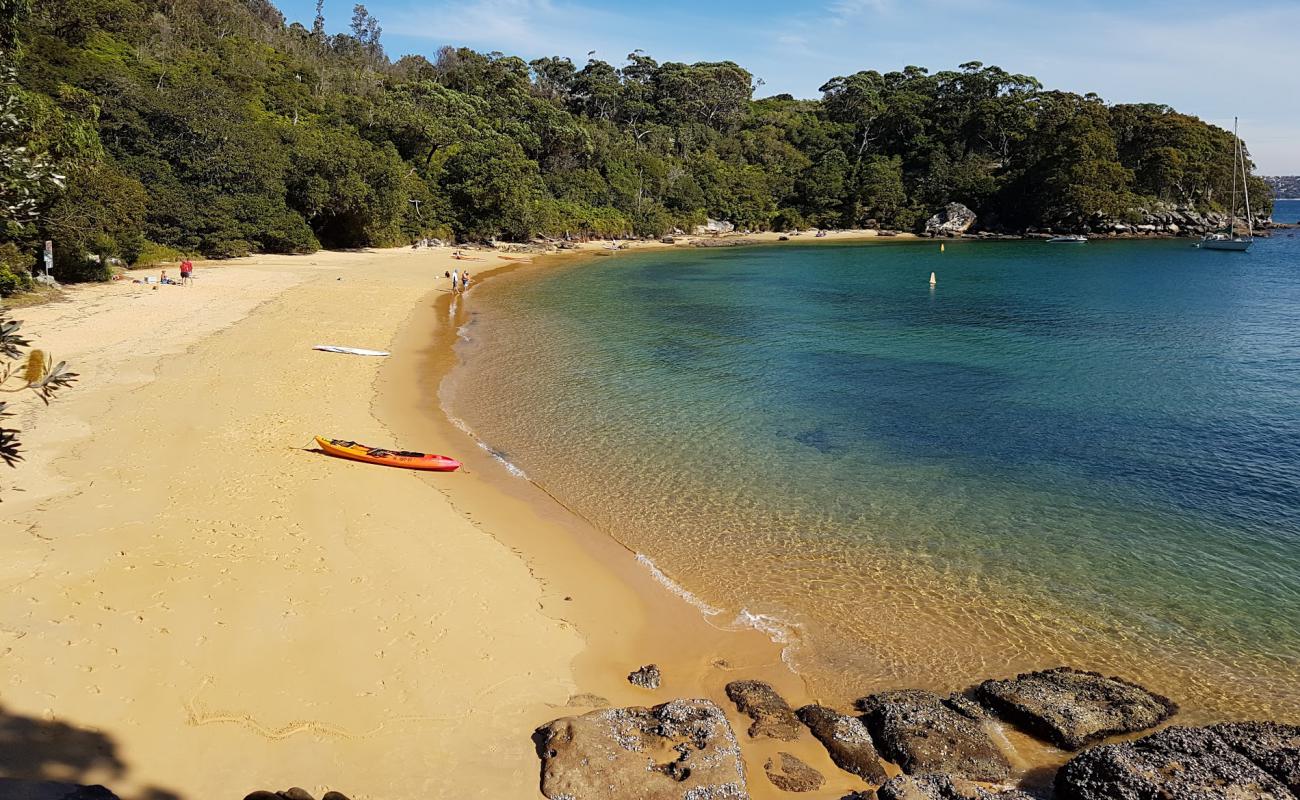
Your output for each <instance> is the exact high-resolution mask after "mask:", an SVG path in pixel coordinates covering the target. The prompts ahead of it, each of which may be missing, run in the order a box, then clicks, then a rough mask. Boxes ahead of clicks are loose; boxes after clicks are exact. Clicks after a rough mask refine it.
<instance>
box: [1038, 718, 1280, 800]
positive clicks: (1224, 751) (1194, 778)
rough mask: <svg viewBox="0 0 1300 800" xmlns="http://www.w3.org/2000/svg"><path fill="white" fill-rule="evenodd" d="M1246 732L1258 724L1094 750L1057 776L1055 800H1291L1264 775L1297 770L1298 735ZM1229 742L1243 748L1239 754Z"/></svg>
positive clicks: (1175, 731)
mask: <svg viewBox="0 0 1300 800" xmlns="http://www.w3.org/2000/svg"><path fill="white" fill-rule="evenodd" d="M1251 725H1260V724H1259V723H1246V724H1244V725H1235V726H1232V725H1216V726H1213V727H1211V728H1182V727H1174V728H1167V729H1165V730H1163V731H1160V732H1159V733H1154V734H1152V735H1150V736H1147V737H1145V738H1142V739H1138V740H1137V741H1135V742H1125V743H1122V744H1109V745H1102V746H1100V747H1094V748H1092V749H1091V750H1087V751H1085V752H1083V753H1081V754H1080V755H1077V756H1075V757H1074V758H1073V759H1071V760H1070V762H1069V763H1067V764H1066V765H1065V766H1064V767H1062V768H1061V770H1060V771H1059V772H1057V774H1056V795H1057V798H1058V800H1149V799H1154V798H1177V800H1218V799H1219V798H1232V799H1233V800H1295V798H1296V795H1295V794H1293V793H1292V792H1291V790H1290V789H1288V788H1287V786H1286V785H1285V784H1284V783H1283V782H1282V781H1281V780H1279V779H1278V778H1277V777H1276V776H1275V775H1274V774H1272V772H1271V771H1270V770H1271V769H1272V770H1280V771H1281V772H1282V773H1283V774H1287V773H1286V770H1287V765H1290V768H1294V767H1295V763H1296V758H1297V756H1296V752H1295V750H1294V745H1295V742H1296V741H1297V737H1300V728H1297V727H1295V726H1281V725H1266V726H1264V727H1248V726H1251ZM1224 729H1227V730H1224ZM1225 733H1226V734H1227V738H1225V736H1224V734H1225ZM1229 739H1232V740H1233V741H1237V742H1238V743H1243V742H1244V743H1245V744H1243V745H1242V749H1238V748H1237V747H1236V746H1234V745H1233V744H1232V743H1231V742H1230V741H1229ZM1252 743H1253V744H1252ZM1247 753H1253V756H1252V755H1247ZM1256 759H1258V761H1257V760H1256ZM1265 765H1268V766H1265Z"/></svg>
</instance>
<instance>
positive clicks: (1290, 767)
mask: <svg viewBox="0 0 1300 800" xmlns="http://www.w3.org/2000/svg"><path fill="white" fill-rule="evenodd" d="M1209 730H1211V731H1213V732H1214V733H1215V735H1217V736H1218V737H1219V738H1220V739H1222V740H1223V741H1225V742H1227V743H1228V746H1229V747H1231V748H1232V749H1233V750H1236V751H1237V752H1238V753H1240V754H1242V755H1243V756H1245V757H1246V758H1248V759H1250V760H1251V761H1252V762H1254V764H1255V766H1257V767H1259V768H1260V769H1262V770H1264V771H1265V772H1267V773H1268V774H1269V775H1272V776H1273V777H1274V778H1277V779H1278V780H1279V781H1281V782H1282V783H1284V784H1286V786H1287V788H1289V789H1290V790H1291V793H1292V794H1294V795H1296V796H1297V797H1300V726H1297V725H1283V724H1281V723H1278V722H1231V723H1226V724H1223V725H1211V726H1210V728H1209Z"/></svg>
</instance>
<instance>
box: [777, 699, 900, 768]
mask: <svg viewBox="0 0 1300 800" xmlns="http://www.w3.org/2000/svg"><path fill="white" fill-rule="evenodd" d="M796 713H797V714H798V715H799V719H800V720H801V721H802V722H803V724H805V725H807V726H808V729H809V730H810V731H812V735H813V736H816V737H817V741H819V742H821V743H822V745H824V746H825V747H826V752H827V753H829V754H830V757H831V761H834V762H835V766H837V767H839V768H840V769H842V770H844V771H845V772H851V773H853V774H854V775H857V776H858V777H859V778H862V779H863V780H864V781H866V782H867V783H874V784H881V783H884V781H885V777H886V776H885V769H884V767H882V766H881V764H880V754H879V753H877V752H876V746H875V745H874V744H872V743H871V734H870V733H868V732H867V726H866V725H863V724H862V720H860V719H858V718H857V717H850V716H848V715H847V714H841V713H839V712H838V711H834V710H832V709H829V708H826V707H825V706H817V705H808V706H804V707H803V708H801V709H799V711H798V712H796Z"/></svg>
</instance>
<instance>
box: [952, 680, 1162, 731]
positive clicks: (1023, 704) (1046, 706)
mask: <svg viewBox="0 0 1300 800" xmlns="http://www.w3.org/2000/svg"><path fill="white" fill-rule="evenodd" d="M975 693H976V695H977V696H978V697H979V699H980V700H981V701H983V702H984V704H985V705H987V706H988V707H989V708H991V709H993V711H994V712H996V713H997V714H998V716H1000V717H1002V718H1003V719H1006V720H1008V721H1010V722H1014V723H1016V724H1017V725H1022V726H1024V727H1025V728H1026V729H1028V730H1029V731H1031V732H1033V733H1035V734H1038V735H1040V736H1043V737H1045V738H1047V739H1048V740H1050V741H1051V742H1053V743H1055V744H1057V745H1060V746H1061V747H1064V748H1065V749H1067V750H1078V749H1079V748H1081V747H1083V746H1084V745H1086V744H1090V743H1092V742H1096V741H1099V740H1101V739H1104V738H1106V737H1107V736H1112V735H1114V734H1117V733H1133V732H1135V731H1143V730H1146V729H1148V728H1154V727H1155V726H1157V725H1159V724H1160V723H1161V722H1164V721H1165V720H1166V719H1169V718H1170V717H1171V716H1173V715H1174V713H1175V712H1177V711H1178V706H1177V705H1176V704H1175V703H1174V702H1173V701H1172V700H1170V699H1169V698H1167V697H1161V696H1160V695H1158V694H1153V693H1152V692H1149V691H1147V690H1146V689H1143V688H1142V687H1141V686H1138V685H1137V684H1135V683H1129V682H1128V681H1126V680H1124V679H1122V678H1107V677H1106V676H1104V675H1102V674H1100V673H1097V672H1082V671H1080V670H1075V669H1070V668H1069V667H1058V668H1057V669H1049V670H1043V671H1041V672H1027V673H1024V674H1022V675H1017V676H1016V677H1015V678H1014V679H1011V680H993V681H984V682H983V683H981V684H980V685H979V686H978V687H977V688H976V689H975Z"/></svg>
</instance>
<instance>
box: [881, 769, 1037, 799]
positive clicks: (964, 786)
mask: <svg viewBox="0 0 1300 800" xmlns="http://www.w3.org/2000/svg"><path fill="white" fill-rule="evenodd" d="M876 797H877V798H878V799H879V800H1033V798H1032V797H1030V796H1029V795H1027V794H1025V793H1024V792H1022V791H1020V790H1019V789H1012V788H1003V787H999V788H992V789H990V788H986V787H983V786H980V785H979V784H976V783H974V782H972V781H968V780H965V779H964V778H954V777H952V776H951V775H937V774H929V775H902V776H899V777H897V778H894V779H893V780H890V781H889V782H888V783H886V784H885V785H884V786H881V787H880V788H879V789H878V790H877V791H876Z"/></svg>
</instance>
